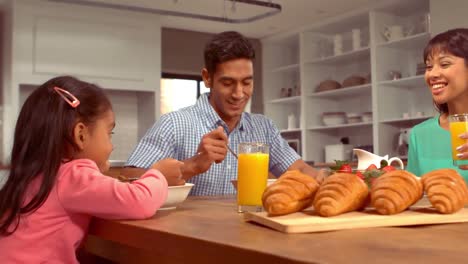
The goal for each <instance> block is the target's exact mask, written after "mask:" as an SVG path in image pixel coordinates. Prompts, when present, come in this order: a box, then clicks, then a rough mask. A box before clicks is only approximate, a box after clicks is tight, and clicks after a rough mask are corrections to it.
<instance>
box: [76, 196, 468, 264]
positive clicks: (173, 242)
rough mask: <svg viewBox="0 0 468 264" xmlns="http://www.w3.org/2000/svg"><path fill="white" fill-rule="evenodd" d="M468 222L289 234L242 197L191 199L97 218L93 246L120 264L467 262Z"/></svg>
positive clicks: (91, 237) (92, 249) (95, 251)
mask: <svg viewBox="0 0 468 264" xmlns="http://www.w3.org/2000/svg"><path fill="white" fill-rule="evenodd" d="M467 233H468V223H461V224H444V225H428V226H416V227H414V226H413V227H387V228H367V229H353V230H343V231H333V232H322V233H309V234H285V233H281V232H278V231H275V230H272V229H269V228H266V227H264V226H260V225H257V224H253V223H247V222H244V220H243V216H242V214H238V213H237V212H236V204H235V200H234V197H210V198H207V197H198V198H193V197H191V198H189V199H188V200H186V201H185V202H184V203H183V204H182V205H181V206H180V207H179V208H177V209H176V210H170V211H158V212H157V213H156V215H155V216H153V217H152V218H151V219H148V220H141V221H111V220H102V219H95V220H94V221H93V222H92V223H91V226H90V235H89V237H88V240H87V241H86V245H85V247H86V249H87V250H88V251H89V252H91V253H93V254H96V255H98V256H101V257H105V258H108V259H111V260H114V261H118V262H120V263H241V262H243V261H246V262H248V263H254V262H256V263H350V262H359V263H401V262H405V263H466V261H467V258H468V235H467Z"/></svg>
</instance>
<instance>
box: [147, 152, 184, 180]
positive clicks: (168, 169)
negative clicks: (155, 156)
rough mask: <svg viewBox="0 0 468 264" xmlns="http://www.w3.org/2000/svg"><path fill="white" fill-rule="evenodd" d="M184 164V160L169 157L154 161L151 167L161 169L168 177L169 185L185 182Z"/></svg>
mask: <svg viewBox="0 0 468 264" xmlns="http://www.w3.org/2000/svg"><path fill="white" fill-rule="evenodd" d="M183 166H184V163H183V162H181V161H178V160H176V159H172V158H168V159H163V160H160V161H158V162H156V163H154V164H153V166H152V167H151V168H152V169H156V170H159V171H160V172H161V173H162V174H163V175H164V177H166V180H167V183H168V184H169V186H173V185H184V184H185V180H184V179H182V167H183Z"/></svg>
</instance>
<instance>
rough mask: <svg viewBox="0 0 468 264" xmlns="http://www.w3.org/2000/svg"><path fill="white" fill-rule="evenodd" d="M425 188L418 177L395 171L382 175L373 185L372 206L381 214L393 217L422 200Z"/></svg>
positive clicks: (406, 172) (402, 171)
mask: <svg viewBox="0 0 468 264" xmlns="http://www.w3.org/2000/svg"><path fill="white" fill-rule="evenodd" d="M422 195H423V186H422V183H421V181H420V179H419V178H418V177H416V175H414V174H412V173H410V172H408V171H404V170H394V171H390V172H386V173H385V174H382V175H381V176H379V177H378V178H376V179H375V181H374V182H373V184H372V187H371V194H370V197H371V204H372V206H373V207H374V208H375V209H376V210H377V212H378V213H379V214H383V215H393V214H397V213H400V212H402V211H404V210H406V209H407V208H408V207H410V206H411V205H413V204H414V203H416V202H417V201H418V200H419V199H421V197H422Z"/></svg>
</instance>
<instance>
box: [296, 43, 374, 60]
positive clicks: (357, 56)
mask: <svg viewBox="0 0 468 264" xmlns="http://www.w3.org/2000/svg"><path fill="white" fill-rule="evenodd" d="M369 57H370V48H369V47H364V48H360V49H357V50H352V51H348V52H344V53H342V54H340V55H334V56H329V57H325V58H319V59H314V60H311V61H307V62H305V64H336V63H347V62H350V61H356V60H362V59H365V58H369Z"/></svg>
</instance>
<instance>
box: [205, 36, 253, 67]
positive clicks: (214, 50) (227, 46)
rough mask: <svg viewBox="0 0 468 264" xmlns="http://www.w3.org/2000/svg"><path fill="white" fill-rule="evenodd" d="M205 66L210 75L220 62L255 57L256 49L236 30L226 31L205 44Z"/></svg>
mask: <svg viewBox="0 0 468 264" xmlns="http://www.w3.org/2000/svg"><path fill="white" fill-rule="evenodd" d="M204 57H205V68H206V69H207V70H208V72H209V74H210V75H213V74H214V73H215V71H216V67H217V66H218V64H220V63H223V62H226V61H230V60H234V59H249V60H253V59H254V58H255V50H254V48H253V46H252V44H251V43H250V41H249V40H248V39H247V38H245V37H244V36H243V35H241V34H239V33H238V32H235V31H225V32H222V33H219V34H217V35H215V36H214V37H213V39H212V40H211V41H210V42H208V43H207V44H206V46H205V51H204Z"/></svg>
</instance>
